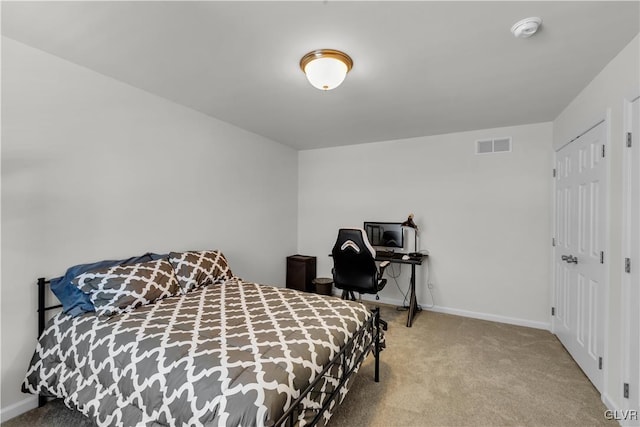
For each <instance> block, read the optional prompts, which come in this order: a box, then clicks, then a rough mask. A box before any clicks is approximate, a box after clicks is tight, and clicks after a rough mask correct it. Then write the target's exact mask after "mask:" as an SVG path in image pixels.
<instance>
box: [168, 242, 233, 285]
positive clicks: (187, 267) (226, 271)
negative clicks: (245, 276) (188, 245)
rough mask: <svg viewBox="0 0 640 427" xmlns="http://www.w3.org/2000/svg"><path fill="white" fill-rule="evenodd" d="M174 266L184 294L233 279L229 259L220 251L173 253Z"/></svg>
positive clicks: (172, 262) (171, 254)
mask: <svg viewBox="0 0 640 427" xmlns="http://www.w3.org/2000/svg"><path fill="white" fill-rule="evenodd" d="M169 262H170V263H171V265H173V269H174V270H175V272H176V277H177V278H178V282H180V287H181V288H182V292H183V293H185V294H186V293H187V292H189V291H191V290H193V289H195V288H198V287H200V286H204V285H209V284H212V283H223V282H225V281H226V280H228V279H230V278H231V277H233V273H232V272H231V269H230V268H229V264H228V263H227V259H226V258H225V257H224V255H223V254H222V252H220V251H187V252H171V253H170V254H169Z"/></svg>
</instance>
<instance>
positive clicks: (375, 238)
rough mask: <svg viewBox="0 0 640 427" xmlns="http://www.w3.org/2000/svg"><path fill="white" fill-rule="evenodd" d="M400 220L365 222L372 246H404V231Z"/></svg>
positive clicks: (394, 247)
mask: <svg viewBox="0 0 640 427" xmlns="http://www.w3.org/2000/svg"><path fill="white" fill-rule="evenodd" d="M400 224H401V223H399V222H372V221H366V222H365V223H364V231H365V232H366V233H367V238H368V239H369V242H370V243H371V245H372V246H376V247H378V248H390V249H396V248H400V249H402V248H404V233H403V230H402V225H400Z"/></svg>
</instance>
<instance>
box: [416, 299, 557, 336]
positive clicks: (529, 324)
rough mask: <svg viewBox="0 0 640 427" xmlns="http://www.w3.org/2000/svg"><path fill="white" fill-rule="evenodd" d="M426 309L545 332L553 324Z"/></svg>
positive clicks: (442, 308) (494, 315)
mask: <svg viewBox="0 0 640 427" xmlns="http://www.w3.org/2000/svg"><path fill="white" fill-rule="evenodd" d="M424 309H425V310H427V311H434V312H436V313H445V314H453V315H455V316H462V317H471V318H473V319H481V320H489V321H491V322H498V323H507V324H509V325H517V326H526V327H528V328H535V329H544V330H545V331H548V330H550V329H551V324H550V323H548V322H536V321H534V320H527V319H519V318H517V317H508V316H500V315H498V314H489V313H478V312H476V311H468V310H460V309H458V308H448V307H440V306H438V305H436V306H433V307H428V308H427V307H425V308H424Z"/></svg>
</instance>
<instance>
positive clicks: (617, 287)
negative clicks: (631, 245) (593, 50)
mask: <svg viewBox="0 0 640 427" xmlns="http://www.w3.org/2000/svg"><path fill="white" fill-rule="evenodd" d="M639 52H640V36H636V37H635V38H634V39H633V40H632V41H631V42H630V43H629V45H627V46H626V47H625V48H624V49H623V50H622V51H621V52H620V53H619V54H618V55H617V56H616V57H615V58H614V59H613V60H612V61H611V62H610V63H609V64H608V65H607V66H606V67H605V68H604V69H603V70H602V71H601V72H600V74H599V75H598V76H597V77H596V78H595V79H593V81H592V82H591V83H589V85H588V86H587V87H586V88H585V89H584V90H582V92H580V94H579V95H578V96H577V97H576V98H575V99H574V100H573V101H572V102H571V103H570V104H569V105H568V106H567V108H565V110H564V111H563V112H562V113H561V114H560V115H559V116H558V117H557V118H556V120H555V121H554V122H553V145H554V147H555V148H556V149H558V148H560V147H561V146H563V145H565V144H566V143H567V142H569V141H570V140H571V139H572V138H574V137H575V136H577V135H579V134H580V133H582V132H583V131H585V130H586V129H588V128H589V127H591V126H592V125H594V124H595V123H597V122H598V121H600V120H602V119H605V118H608V119H609V126H608V129H609V135H608V137H609V156H608V161H609V173H610V175H609V200H610V203H609V245H608V248H607V249H606V253H607V254H609V256H608V260H609V264H608V266H609V284H608V285H609V296H608V303H609V304H608V308H609V313H608V314H609V316H608V319H606V324H605V327H606V334H607V342H606V343H605V357H604V363H605V388H604V391H603V399H604V400H605V402H606V403H607V405H608V406H609V407H610V408H611V409H614V408H615V409H620V408H622V406H621V402H622V399H623V397H622V383H623V381H622V377H621V376H622V371H621V369H622V366H623V364H622V353H621V350H622V338H621V335H620V331H621V321H622V319H621V317H620V313H621V312H622V301H621V275H622V274H623V273H622V268H623V265H624V264H623V256H622V235H621V230H622V170H623V168H622V150H623V149H624V146H625V142H626V141H625V134H624V132H625V129H624V126H625V124H624V105H625V102H627V101H631V100H632V99H634V98H635V97H637V96H638V95H640V55H639Z"/></svg>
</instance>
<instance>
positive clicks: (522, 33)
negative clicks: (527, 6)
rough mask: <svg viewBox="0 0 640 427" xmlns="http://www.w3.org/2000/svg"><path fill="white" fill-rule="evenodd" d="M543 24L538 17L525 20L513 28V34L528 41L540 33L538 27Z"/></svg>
mask: <svg viewBox="0 0 640 427" xmlns="http://www.w3.org/2000/svg"><path fill="white" fill-rule="evenodd" d="M540 24H542V19H540V18H538V17H537V16H533V17H531V18H525V19H523V20H522V21H518V22H516V23H515V24H513V27H511V32H512V33H513V35H514V36H515V37H518V38H521V39H526V38H528V37H531V36H532V35H534V34H535V33H536V31H538V27H540Z"/></svg>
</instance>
